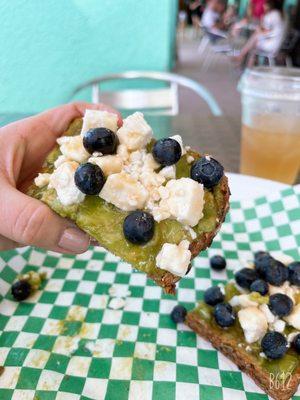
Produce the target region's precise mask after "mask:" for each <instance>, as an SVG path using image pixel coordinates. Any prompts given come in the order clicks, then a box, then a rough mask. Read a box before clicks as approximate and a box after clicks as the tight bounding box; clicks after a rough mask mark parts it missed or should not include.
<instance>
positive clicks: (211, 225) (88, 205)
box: [28, 119, 224, 279]
mask: <svg viewBox="0 0 300 400" xmlns="http://www.w3.org/2000/svg"><path fill="white" fill-rule="evenodd" d="M81 126H82V119H77V120H75V121H74V122H73V123H72V124H71V125H70V127H69V129H68V131H67V132H66V133H65V135H78V134H80V131H81ZM152 145H153V143H152V144H150V145H149V146H148V149H147V150H148V151H151V146H152ZM60 154H61V153H60V150H59V147H58V146H57V147H56V148H55V149H54V150H53V151H52V152H51V153H50V154H49V156H48V157H47V159H46V161H45V166H44V168H43V172H50V173H51V172H52V171H53V169H54V162H55V160H56V159H57V158H58V156H59V155H60ZM188 155H192V156H193V157H194V158H195V159H197V158H199V157H200V155H199V154H197V153H195V152H193V151H189V152H188V154H186V155H184V156H182V157H181V159H180V160H179V161H178V163H177V164H176V178H182V177H189V176H190V168H191V165H190V164H189V163H188V162H187V156H188ZM28 194H29V195H31V196H33V197H35V198H38V199H40V200H42V201H43V202H44V203H46V204H48V205H49V207H50V208H51V209H52V210H54V211H55V212H57V213H58V214H59V215H61V216H62V217H65V218H70V219H71V220H73V221H74V222H75V223H76V224H77V225H78V226H79V227H80V228H81V229H83V230H84V231H85V232H87V233H88V234H89V235H90V236H91V237H93V238H95V239H96V240H97V241H98V242H99V243H100V245H101V246H103V247H105V248H106V249H107V250H108V251H110V252H111V253H113V254H116V255H118V256H119V257H121V258H122V259H123V260H124V261H126V262H128V263H130V264H131V265H132V266H133V267H135V268H137V269H138V270H141V271H143V272H146V273H147V274H151V275H155V277H157V278H158V279H159V278H160V277H161V276H162V275H163V273H164V271H163V270H161V269H159V268H157V267H156V265H155V258H156V256H157V254H158V252H159V251H160V249H161V247H162V245H163V244H164V243H166V242H168V243H175V244H178V243H179V242H181V240H183V239H187V240H189V241H190V242H192V239H191V236H190V233H189V232H188V231H187V230H186V229H185V228H184V227H183V225H182V224H181V223H179V222H177V221H176V220H172V219H166V220H163V221H161V222H159V223H158V222H155V234H154V237H153V238H152V239H151V240H150V241H149V242H148V243H146V244H145V245H142V246H141V245H134V244H131V243H129V242H128V241H127V240H126V239H125V237H124V235H123V221H124V219H125V217H126V215H127V214H128V212H125V211H121V210H120V209H118V208H116V207H115V206H114V205H112V204H109V203H107V202H105V201H104V200H103V199H101V198H100V197H99V196H86V197H85V200H84V201H83V202H82V203H80V204H74V205H71V206H63V205H62V204H61V203H60V201H59V200H58V198H57V196H56V191H55V190H54V189H47V187H43V188H38V187H37V186H35V185H32V186H31V187H30V189H29V192H28ZM204 200H205V203H204V209H203V214H204V216H203V218H202V219H201V220H200V221H199V223H198V225H197V226H195V227H193V230H194V231H195V232H196V234H197V239H199V237H200V236H201V234H203V233H205V232H211V231H213V230H214V229H215V228H216V225H217V210H218V209H220V207H222V206H223V202H224V199H223V194H222V193H221V190H220V184H218V185H217V186H215V187H214V188H213V189H211V190H205V194H204Z"/></svg>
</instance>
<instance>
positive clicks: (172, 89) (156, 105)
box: [71, 71, 223, 116]
mask: <svg viewBox="0 0 300 400" xmlns="http://www.w3.org/2000/svg"><path fill="white" fill-rule="evenodd" d="M123 79H125V80H126V79H129V80H133V79H146V80H152V81H161V82H165V83H168V84H169V86H168V87H164V88H160V89H127V90H120V91H111V92H107V91H105V92H104V91H101V90H100V85H101V84H102V83H103V82H108V81H114V80H123ZM178 86H184V87H186V88H189V89H191V90H192V91H193V92H194V93H195V94H197V95H198V96H199V97H201V98H202V99H203V100H204V101H205V102H206V103H207V105H208V106H209V108H210V111H211V113H212V114H213V115H214V116H221V115H222V114H223V113H222V110H221V108H220V106H219V105H218V103H217V101H216V100H215V98H214V97H213V95H212V94H211V93H210V92H209V91H208V90H207V89H206V88H205V87H204V86H202V85H201V84H200V83H198V82H196V81H194V80H192V79H189V78H186V77H185V76H181V75H177V74H173V73H168V72H156V71H126V72H121V73H118V74H111V75H103V76H100V77H98V78H95V79H92V80H90V81H88V82H85V83H83V84H81V85H79V86H78V87H77V88H76V89H75V90H74V91H73V93H72V95H71V98H74V96H75V95H77V94H78V93H79V92H80V91H82V90H83V89H86V88H91V89H92V102H93V103H99V102H106V103H108V104H110V105H112V106H113V107H115V108H118V109H121V110H142V111H144V112H145V114H152V115H153V114H156V115H158V114H159V115H177V114H178V112H179V105H178Z"/></svg>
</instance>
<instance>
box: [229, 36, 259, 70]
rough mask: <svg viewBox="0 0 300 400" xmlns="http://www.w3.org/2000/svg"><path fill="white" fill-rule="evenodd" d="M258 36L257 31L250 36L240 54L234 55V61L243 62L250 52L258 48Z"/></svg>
mask: <svg viewBox="0 0 300 400" xmlns="http://www.w3.org/2000/svg"><path fill="white" fill-rule="evenodd" d="M258 36H259V35H258V34H257V33H253V34H252V36H250V38H249V39H248V41H247V42H246V44H245V45H244V47H243V48H242V50H241V52H240V54H239V55H238V56H234V57H233V59H234V61H237V62H239V63H242V62H243V61H244V59H245V57H246V56H247V55H248V53H250V52H251V51H252V50H254V49H255V48H256V46H257V42H258Z"/></svg>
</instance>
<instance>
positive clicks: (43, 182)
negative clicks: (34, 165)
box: [34, 173, 51, 188]
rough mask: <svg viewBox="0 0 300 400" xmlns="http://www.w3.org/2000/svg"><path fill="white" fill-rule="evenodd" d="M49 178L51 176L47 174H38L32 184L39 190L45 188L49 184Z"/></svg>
mask: <svg viewBox="0 0 300 400" xmlns="http://www.w3.org/2000/svg"><path fill="white" fill-rule="evenodd" d="M50 176H51V174H47V173H45V174H42V173H40V174H38V176H37V177H36V178H35V179H34V184H35V185H36V186H37V187H39V188H41V187H44V186H47V185H48V184H49V182H50Z"/></svg>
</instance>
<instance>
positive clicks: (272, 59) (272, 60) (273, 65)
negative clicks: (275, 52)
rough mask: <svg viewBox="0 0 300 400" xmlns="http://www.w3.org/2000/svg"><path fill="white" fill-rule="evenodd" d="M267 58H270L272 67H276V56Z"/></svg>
mask: <svg viewBox="0 0 300 400" xmlns="http://www.w3.org/2000/svg"><path fill="white" fill-rule="evenodd" d="M267 59H268V62H269V65H270V67H275V65H276V62H275V58H274V57H270V56H268V57H267Z"/></svg>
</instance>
